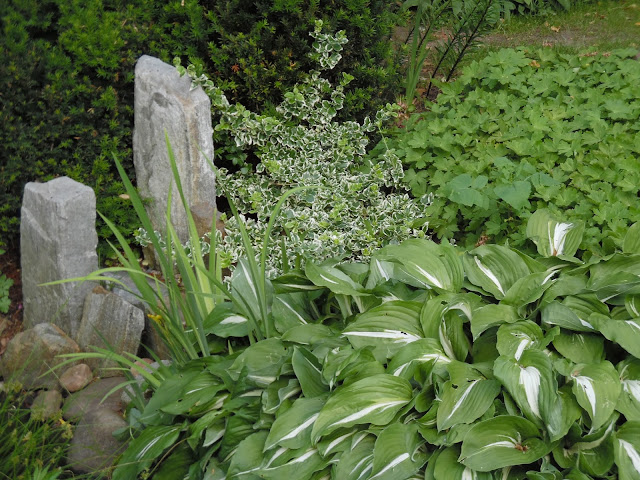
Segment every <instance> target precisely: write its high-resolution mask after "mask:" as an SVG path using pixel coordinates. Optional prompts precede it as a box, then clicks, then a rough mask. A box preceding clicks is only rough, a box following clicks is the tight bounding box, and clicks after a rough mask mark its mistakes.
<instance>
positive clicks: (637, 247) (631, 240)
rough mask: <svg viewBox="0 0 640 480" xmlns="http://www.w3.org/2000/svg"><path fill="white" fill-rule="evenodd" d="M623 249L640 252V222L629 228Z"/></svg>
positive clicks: (625, 251) (629, 251)
mask: <svg viewBox="0 0 640 480" xmlns="http://www.w3.org/2000/svg"><path fill="white" fill-rule="evenodd" d="M622 251H623V252H624V253H640V222H636V223H634V224H633V225H631V226H630V227H629V230H627V233H626V234H625V236H624V240H623V242H622ZM636 316H640V315H636Z"/></svg>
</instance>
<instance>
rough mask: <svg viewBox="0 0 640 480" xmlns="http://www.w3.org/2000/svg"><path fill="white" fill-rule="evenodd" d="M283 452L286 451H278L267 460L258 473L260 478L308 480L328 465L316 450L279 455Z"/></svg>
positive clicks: (286, 452) (270, 479)
mask: <svg viewBox="0 0 640 480" xmlns="http://www.w3.org/2000/svg"><path fill="white" fill-rule="evenodd" d="M283 450H286V449H278V450H276V451H275V452H274V454H273V455H272V456H271V457H270V458H269V457H267V458H265V462H264V463H265V464H264V465H263V466H262V467H261V468H260V469H259V470H258V471H257V473H258V475H259V476H260V478H265V479H268V480H282V479H283V478H295V479H296V480H297V479H300V480H308V479H310V478H311V476H312V475H313V473H314V472H316V471H318V470H322V469H323V468H324V467H325V466H326V465H327V462H326V461H325V460H324V459H323V458H322V457H321V456H320V454H319V453H318V450H316V449H315V448H310V449H300V450H295V451H285V452H284V453H283V454H282V455H279V453H280V452H282V451H283Z"/></svg>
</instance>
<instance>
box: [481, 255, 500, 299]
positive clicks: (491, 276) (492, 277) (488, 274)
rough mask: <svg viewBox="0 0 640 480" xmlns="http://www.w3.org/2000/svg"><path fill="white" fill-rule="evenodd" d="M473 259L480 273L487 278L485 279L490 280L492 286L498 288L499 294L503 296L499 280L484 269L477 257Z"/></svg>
mask: <svg viewBox="0 0 640 480" xmlns="http://www.w3.org/2000/svg"><path fill="white" fill-rule="evenodd" d="M474 259H475V261H476V265H477V266H478V268H479V269H480V270H481V271H482V273H484V274H485V275H486V276H487V278H488V279H489V280H491V281H492V282H493V284H494V285H495V286H496V287H497V288H498V290H499V291H500V293H501V294H502V295H504V294H505V293H504V289H503V288H502V285H500V280H498V277H496V276H495V275H494V273H493V272H492V271H491V270H489V269H488V268H487V267H485V266H484V265H483V264H482V262H481V261H480V259H479V258H478V257H474Z"/></svg>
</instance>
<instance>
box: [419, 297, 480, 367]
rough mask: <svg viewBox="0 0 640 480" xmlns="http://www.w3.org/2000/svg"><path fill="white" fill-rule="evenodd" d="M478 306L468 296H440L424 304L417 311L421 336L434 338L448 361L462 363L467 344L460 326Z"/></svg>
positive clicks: (462, 327) (468, 347)
mask: <svg viewBox="0 0 640 480" xmlns="http://www.w3.org/2000/svg"><path fill="white" fill-rule="evenodd" d="M478 303H479V300H478V297H476V296H475V295H472V294H467V295H460V294H458V295H440V296H439V297H437V298H435V299H432V300H429V301H427V302H426V303H425V304H424V306H423V308H422V311H421V312H420V323H421V325H422V329H423V331H424V336H425V337H426V338H435V339H437V340H438V341H439V342H440V345H442V348H443V349H444V351H445V353H446V355H447V356H448V357H449V358H452V359H458V360H465V359H466V358H467V355H468V354H469V350H470V349H471V344H470V342H469V339H468V338H467V336H466V334H465V331H464V324H465V323H466V322H468V321H469V320H470V318H471V315H472V310H473V308H474V307H475V305H477V304H478Z"/></svg>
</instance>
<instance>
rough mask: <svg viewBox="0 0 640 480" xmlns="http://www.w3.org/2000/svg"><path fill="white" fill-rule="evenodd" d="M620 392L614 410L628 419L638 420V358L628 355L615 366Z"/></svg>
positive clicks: (639, 397)
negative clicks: (620, 385) (618, 377)
mask: <svg viewBox="0 0 640 480" xmlns="http://www.w3.org/2000/svg"><path fill="white" fill-rule="evenodd" d="M617 370H618V374H619V375H620V382H621V383H622V393H621V394H620V398H619V399H618V403H617V405H616V410H618V411H619V412H622V414H623V415H624V416H625V417H626V419H627V420H629V421H634V422H639V421H640V360H638V359H637V358H633V357H629V358H627V359H626V360H623V361H622V362H620V363H619V364H618V366H617Z"/></svg>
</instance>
